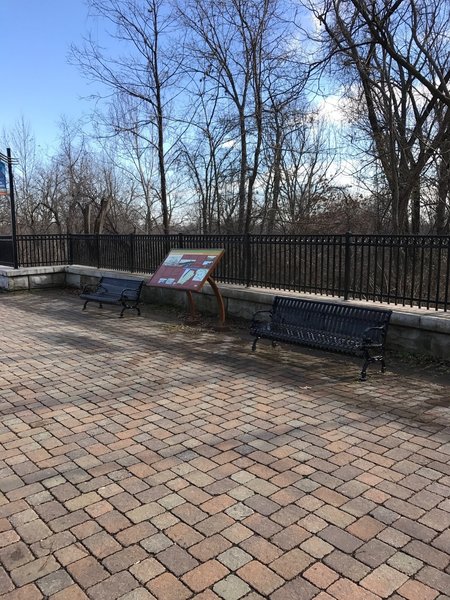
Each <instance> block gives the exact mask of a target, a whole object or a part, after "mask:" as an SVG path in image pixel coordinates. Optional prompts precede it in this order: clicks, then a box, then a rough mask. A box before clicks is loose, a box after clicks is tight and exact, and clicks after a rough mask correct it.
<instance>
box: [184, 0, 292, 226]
mask: <svg viewBox="0 0 450 600" xmlns="http://www.w3.org/2000/svg"><path fill="white" fill-rule="evenodd" d="M179 13H180V18H181V20H182V23H183V24H184V26H185V27H187V28H188V29H189V30H190V31H191V32H192V33H191V40H190V45H189V46H188V49H189V51H190V53H191V54H192V56H193V57H195V59H196V63H195V68H196V71H197V76H198V77H202V78H205V80H206V81H209V82H211V85H213V86H218V87H219V89H220V90H221V92H222V96H223V99H222V101H221V103H220V110H222V111H223V114H224V116H226V118H227V119H228V121H229V123H230V124H233V126H234V128H235V131H236V133H235V134H233V136H231V137H232V139H234V141H235V143H236V144H238V147H239V152H240V154H239V164H238V167H237V171H238V230H239V231H241V232H248V231H249V230H250V227H251V223H252V216H253V202H254V191H255V184H256V180H257V177H258V173H259V169H260V166H261V152H262V147H263V131H264V117H265V115H264V106H265V103H266V102H267V97H266V96H265V93H264V82H265V80H266V78H267V75H268V67H269V66H273V64H272V65H271V63H270V60H269V57H273V56H274V55H275V54H277V53H278V54H279V53H280V52H284V46H285V44H284V38H283V34H285V33H286V24H285V22H284V21H283V19H282V17H281V14H280V2H279V0H245V1H243V0H210V1H209V2H208V3H205V2H203V0H185V1H182V0H180V2H179Z"/></svg>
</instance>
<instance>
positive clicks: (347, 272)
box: [344, 231, 352, 300]
mask: <svg viewBox="0 0 450 600" xmlns="http://www.w3.org/2000/svg"><path fill="white" fill-rule="evenodd" d="M351 237H352V234H351V233H350V232H349V231H347V233H346V234H345V248H344V300H348V293H349V291H350V268H351V246H350V238H351Z"/></svg>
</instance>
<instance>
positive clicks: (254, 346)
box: [252, 337, 260, 352]
mask: <svg viewBox="0 0 450 600" xmlns="http://www.w3.org/2000/svg"><path fill="white" fill-rule="evenodd" d="M259 339H260V338H259V337H255V339H254V340H253V345H252V352H254V351H255V350H256V344H257V343H258V340H259Z"/></svg>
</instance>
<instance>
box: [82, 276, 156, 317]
mask: <svg viewBox="0 0 450 600" xmlns="http://www.w3.org/2000/svg"><path fill="white" fill-rule="evenodd" d="M143 283H144V281H143V280H138V279H119V278H117V277H101V278H100V281H99V282H98V284H97V286H96V287H91V286H85V288H84V289H83V291H82V292H81V294H80V298H82V299H83V300H85V303H84V306H83V310H86V306H87V304H88V302H98V303H99V306H100V308H103V304H119V305H121V306H122V310H121V311H120V316H121V317H123V313H124V311H125V310H127V309H130V308H132V309H134V310H137V313H138V315H140V314H141V311H140V310H139V307H138V303H139V300H140V297H141V290H142V285H143Z"/></svg>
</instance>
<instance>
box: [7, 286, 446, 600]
mask: <svg viewBox="0 0 450 600" xmlns="http://www.w3.org/2000/svg"><path fill="white" fill-rule="evenodd" d="M81 306H82V303H81V302H80V300H79V299H78V298H77V297H76V296H75V295H72V294H69V293H65V292H51V293H37V294H21V295H7V294H3V295H1V296H0V318H1V329H2V343H1V363H0V565H1V566H0V598H1V600H6V599H8V600H13V599H14V600H17V599H19V598H20V599H23V600H37V599H39V598H51V599H52V600H81V599H83V598H91V599H93V600H115V599H117V598H120V599H121V600H146V599H148V600H150V599H152V598H157V599H158V600H184V599H188V598H189V599H190V598H195V599H197V600H213V599H222V600H238V599H241V598H245V599H246V600H257V599H258V598H270V599H271V600H310V599H313V598H315V599H316V600H378V599H380V598H390V599H392V600H393V599H396V600H402V599H403V600H405V599H406V600H434V599H436V598H437V599H439V600H444V599H446V600H448V599H449V598H450V568H449V563H450V527H449V526H450V398H449V396H450V394H449V390H450V388H449V386H448V385H445V381H438V380H436V381H435V382H433V381H430V379H429V378H428V377H425V376H424V375H421V374H420V373H414V372H409V373H408V372H406V371H405V372H401V371H399V370H395V369H394V370H391V371H388V372H387V373H386V375H385V376H382V375H381V374H379V373H378V372H376V369H375V370H374V369H372V370H369V375H370V378H369V380H368V382H367V383H365V384H362V383H359V382H358V381H357V379H356V376H357V374H358V373H359V366H360V364H359V363H358V362H357V361H355V360H353V359H347V358H341V357H339V356H336V355H328V354H325V353H312V352H308V351H305V350H300V351H298V350H290V349H286V348H285V349H281V350H280V349H279V348H277V349H275V350H272V348H271V347H270V345H269V344H267V343H264V342H262V343H260V345H259V348H258V351H257V352H256V354H252V353H251V352H250V345H251V344H250V338H249V336H247V335H246V333H245V331H239V330H237V329H236V328H234V329H233V328H232V329H231V330H230V331H227V332H214V331H212V330H211V331H208V330H207V329H197V330H193V329H192V328H188V327H185V326H182V325H180V321H179V320H177V315H176V314H174V313H173V312H164V311H162V310H154V311H153V310H152V309H151V308H150V307H146V308H145V310H144V316H143V317H141V318H139V317H136V316H135V315H133V314H128V315H126V316H125V317H124V318H123V319H118V318H117V314H118V311H117V310H116V309H113V308H105V309H103V311H100V310H99V309H98V308H97V307H96V306H95V305H93V306H92V307H89V308H88V310H87V311H86V312H85V313H83V312H81ZM388 367H389V365H388Z"/></svg>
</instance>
